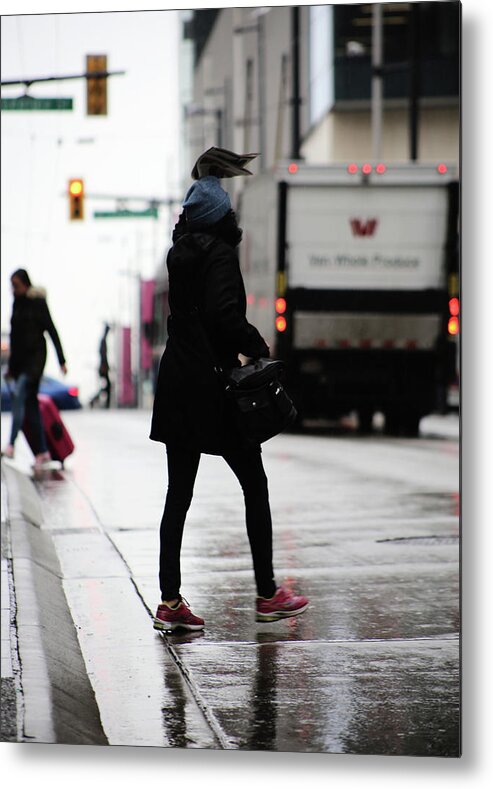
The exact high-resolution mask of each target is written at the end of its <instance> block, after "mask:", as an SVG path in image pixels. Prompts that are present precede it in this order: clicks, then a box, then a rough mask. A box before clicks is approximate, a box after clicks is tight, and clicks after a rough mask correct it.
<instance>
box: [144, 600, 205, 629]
mask: <svg viewBox="0 0 493 789" xmlns="http://www.w3.org/2000/svg"><path fill="white" fill-rule="evenodd" d="M204 624H205V623H204V620H203V619H201V618H200V616H195V614H192V612H191V611H190V608H189V607H188V605H186V604H185V602H184V601H183V599H182V600H181V601H180V604H179V605H177V606H176V608H170V606H169V605H168V604H167V603H160V605H158V607H157V611H156V616H155V617H154V630H176V629H178V628H182V629H184V630H202V629H203V627H204Z"/></svg>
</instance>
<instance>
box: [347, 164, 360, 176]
mask: <svg viewBox="0 0 493 789" xmlns="http://www.w3.org/2000/svg"><path fill="white" fill-rule="evenodd" d="M347 171H348V173H349V174H350V175H354V174H355V173H357V172H358V165H357V164H355V162H351V164H349V165H348V168H347Z"/></svg>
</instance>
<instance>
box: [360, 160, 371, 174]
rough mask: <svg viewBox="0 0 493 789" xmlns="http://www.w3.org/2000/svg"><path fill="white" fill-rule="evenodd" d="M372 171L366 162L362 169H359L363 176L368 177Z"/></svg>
mask: <svg viewBox="0 0 493 789" xmlns="http://www.w3.org/2000/svg"><path fill="white" fill-rule="evenodd" d="M372 170H373V167H372V166H371V164H369V163H368V162H366V163H365V164H364V165H363V167H362V168H361V172H362V173H363V175H370V173H371V171H372Z"/></svg>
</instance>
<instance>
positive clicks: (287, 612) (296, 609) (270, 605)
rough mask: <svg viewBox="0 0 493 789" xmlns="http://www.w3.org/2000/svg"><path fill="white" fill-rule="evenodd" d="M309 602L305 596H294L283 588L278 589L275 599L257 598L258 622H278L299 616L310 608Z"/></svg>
mask: <svg viewBox="0 0 493 789" xmlns="http://www.w3.org/2000/svg"><path fill="white" fill-rule="evenodd" d="M308 603H309V600H308V598H307V597H303V595H294V594H291V592H288V591H287V590H286V589H284V588H283V587H282V586H278V587H277V592H276V593H275V595H274V597H270V598H268V597H257V616H256V621H257V622H276V621H277V620H278V619H286V618H287V617H288V616H298V614H302V613H303V611H305V610H306V609H307V608H308Z"/></svg>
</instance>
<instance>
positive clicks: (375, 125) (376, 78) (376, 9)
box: [371, 3, 383, 161]
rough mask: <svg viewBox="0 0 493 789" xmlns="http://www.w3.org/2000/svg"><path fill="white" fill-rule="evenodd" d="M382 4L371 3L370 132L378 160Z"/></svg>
mask: <svg viewBox="0 0 493 789" xmlns="http://www.w3.org/2000/svg"><path fill="white" fill-rule="evenodd" d="M382 32H383V31H382V5H381V4H380V3H374V4H373V27H372V47H371V60H372V79H371V134H372V147H373V159H374V160H375V161H378V159H380V158H381V155H382V98H383V78H382V50H383V46H382V43H383V42H382V38H383V36H382Z"/></svg>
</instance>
